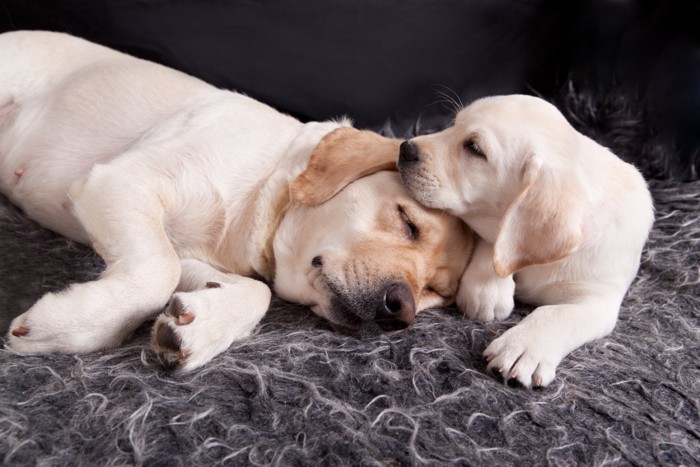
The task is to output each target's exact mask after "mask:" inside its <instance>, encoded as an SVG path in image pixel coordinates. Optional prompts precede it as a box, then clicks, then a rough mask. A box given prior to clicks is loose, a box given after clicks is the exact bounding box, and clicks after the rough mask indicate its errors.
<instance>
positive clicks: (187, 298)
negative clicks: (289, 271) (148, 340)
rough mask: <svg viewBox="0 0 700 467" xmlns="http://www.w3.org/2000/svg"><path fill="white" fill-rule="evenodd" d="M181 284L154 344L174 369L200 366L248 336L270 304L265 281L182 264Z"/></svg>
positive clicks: (192, 263)
mask: <svg viewBox="0 0 700 467" xmlns="http://www.w3.org/2000/svg"><path fill="white" fill-rule="evenodd" d="M181 265H182V275H181V277H180V284H179V285H178V287H177V290H178V292H177V293H175V294H174V295H173V296H172V298H171V300H170V305H169V306H168V308H167V310H166V311H165V312H164V313H163V314H161V315H160V316H159V317H158V319H157V320H156V323H155V324H154V326H153V334H152V343H153V348H154V349H155V351H156V354H157V355H158V358H159V360H160V361H161V363H162V364H163V366H164V367H166V368H167V369H170V370H174V369H182V370H185V371H188V370H192V369H194V368H197V367H199V366H201V365H203V364H204V363H206V362H208V361H209V360H211V359H212V358H214V356H216V355H218V354H220V353H221V352H223V351H224V350H226V349H227V348H228V347H229V346H230V345H231V343H232V342H233V341H235V340H238V339H241V338H243V337H246V336H248V335H249V334H250V332H251V331H252V330H253V328H255V326H256V325H257V324H258V323H259V322H260V320H261V319H262V317H263V316H264V315H265V312H266V311H267V309H268V307H269V306H270V298H271V296H272V294H271V292H270V288H269V287H268V286H267V285H265V284H264V283H263V282H260V281H257V280H255V279H251V278H248V277H243V276H238V275H236V274H227V273H223V272H221V271H219V270H217V269H214V268H212V267H211V266H209V265H207V264H204V263H202V262H200V261H196V260H191V259H187V260H182V262H181Z"/></svg>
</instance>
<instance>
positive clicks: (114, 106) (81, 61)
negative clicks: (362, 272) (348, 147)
mask: <svg viewBox="0 0 700 467" xmlns="http://www.w3.org/2000/svg"><path fill="white" fill-rule="evenodd" d="M0 64H1V66H0V190H1V191H2V193H4V194H5V195H7V196H8V197H9V198H10V200H11V201H12V202H13V203H15V204H17V205H18V206H20V207H21V208H22V209H23V210H24V211H25V212H26V213H27V214H28V215H29V216H30V217H32V218H33V219H35V220H37V221H38V222H40V223H41V224H43V225H44V226H46V227H48V228H50V229H52V230H54V231H56V232H59V233H61V234H63V235H65V236H68V237H70V238H73V239H75V240H78V241H80V242H84V243H87V244H90V245H92V246H93V247H94V248H95V249H96V251H97V252H98V253H99V254H100V255H101V256H102V258H103V259H104V260H105V262H106V264H107V268H106V270H105V271H104V273H103V274H102V276H101V277H100V279H99V280H96V281H93V282H88V283H84V284H75V285H72V286H71V287H69V288H68V289H66V290H64V291H62V292H59V293H51V294H47V295H45V296H44V297H43V298H41V299H40V300H39V301H38V302H37V303H36V304H35V305H34V306H32V307H31V308H30V309H29V310H28V311H26V312H25V313H23V314H22V315H20V316H18V317H17V318H16V319H15V320H14V321H13V322H12V324H11V326H10V333H9V334H8V336H7V345H8V346H9V348H11V349H14V350H16V351H17V352H20V353H47V352H65V353H73V352H88V351H92V350H97V349H102V348H105V347H110V346H115V345H118V344H119V343H120V342H122V341H123V339H124V338H125V337H126V336H128V335H129V334H130V333H131V332H132V331H133V330H134V329H135V328H136V327H138V326H139V325H140V324H141V323H143V322H144V320H145V319H147V318H148V317H150V316H153V314H154V313H155V312H157V311H158V310H161V309H162V308H163V307H164V305H165V304H166V302H168V300H171V308H170V309H169V310H167V311H166V312H165V313H164V314H162V315H161V316H160V317H159V318H158V320H157V322H156V324H155V326H154V346H155V347H156V350H157V351H158V352H159V353H160V354H162V355H163V356H168V355H170V354H172V353H173V352H172V351H173V349H168V348H164V347H163V345H161V344H162V343H163V342H159V341H158V339H157V335H158V331H159V330H160V329H161V327H162V326H168V327H170V330H171V331H172V333H171V334H174V335H175V338H176V340H178V341H179V343H180V345H181V347H180V349H179V350H181V351H182V355H181V357H182V358H181V359H180V362H179V363H180V366H181V367H182V368H184V369H191V368H194V367H196V366H199V365H201V364H203V363H205V362H206V361H207V360H209V359H211V358H212V357H213V356H214V355H216V354H217V353H219V352H221V351H222V350H224V349H225V348H227V347H228V346H229V344H230V343H231V342H232V341H233V340H235V339H239V338H241V337H243V336H245V335H247V334H249V333H250V331H251V329H252V328H253V327H254V326H255V325H256V324H257V322H258V321H259V320H260V319H261V317H262V316H263V315H264V313H265V312H266V310H267V307H268V305H269V302H270V289H269V287H268V285H267V284H266V283H264V282H261V281H259V280H255V279H251V278H249V277H244V276H255V277H258V278H262V279H263V280H265V281H267V282H272V281H273V279H274V280H275V281H276V283H277V284H276V285H277V288H278V290H279V291H280V293H281V294H282V295H283V296H284V297H285V298H287V299H289V300H292V301H296V302H299V303H303V304H307V305H310V306H312V307H313V308H314V310H315V311H316V312H317V313H319V314H321V315H324V316H327V315H328V312H327V309H326V308H327V307H328V306H330V297H329V294H330V292H329V290H328V287H327V285H326V284H324V282H323V280H320V279H319V277H318V274H317V273H316V272H315V271H314V268H312V267H311V259H312V258H313V257H314V256H315V255H319V254H326V253H328V251H329V249H332V248H336V249H340V248H343V247H345V248H350V247H351V246H352V244H353V239H352V238H349V237H348V235H349V234H348V232H352V233H353V234H354V235H355V236H356V237H355V239H354V240H355V241H357V240H358V239H363V240H366V239H367V237H368V236H371V231H372V230H373V229H374V225H373V224H371V223H368V222H367V219H374V218H376V216H377V215H378V212H379V210H380V209H385V208H386V205H385V204H386V203H388V204H390V205H391V209H395V208H394V205H393V204H392V203H395V202H396V201H397V200H404V201H405V202H406V203H408V204H410V203H414V204H415V202H413V200H412V199H411V198H410V197H409V196H408V194H407V193H406V192H405V191H404V190H403V188H402V187H401V184H400V181H399V179H398V175H396V174H388V173H381V174H376V175H373V176H371V177H365V178H363V179H362V180H360V181H358V183H356V184H353V185H355V186H354V187H351V189H349V190H348V192H347V193H348V194H346V195H343V196H338V197H336V198H334V199H332V200H330V201H329V202H328V203H326V204H324V205H323V206H320V207H319V208H309V207H300V206H297V207H294V203H291V204H290V198H289V186H290V182H291V181H292V180H293V179H294V178H295V177H296V176H297V175H298V174H299V173H300V172H301V171H302V170H303V169H304V168H305V167H306V165H307V164H308V161H309V157H310V155H311V153H312V151H313V149H314V148H315V147H316V146H317V144H318V143H319V141H320V140H321V139H322V138H323V137H324V136H325V135H327V134H328V133H330V132H331V131H333V130H335V129H337V128H339V127H341V126H348V125H349V124H348V122H343V121H341V122H321V123H308V124H302V123H301V122H299V121H297V120H295V119H293V118H291V117H289V116H287V115H283V114H281V113H279V112H277V111H276V110H274V109H272V108H270V107H268V106H266V105H264V104H262V103H259V102H257V101H255V100H253V99H250V98H248V97H246V96H243V95H240V94H236V93H233V92H229V91H224V90H219V89H216V88H214V87H212V86H209V85H207V84H206V83H203V82H201V81H199V80H197V79H195V78H192V77H190V76H187V75H184V74H182V73H179V72H177V71H174V70H171V69H168V68H165V67H162V66H160V65H157V64H154V63H150V62H147V61H144V60H139V59H136V58H134V57H130V56H127V55H124V54H121V53H119V52H116V51H113V50H110V49H107V48H105V47H102V46H99V45H96V44H92V43H89V42H87V41H84V40H81V39H78V38H75V37H71V36H68V35H65V34H58V33H50V32H12V33H6V34H1V35H0ZM385 198H386V200H385ZM358 200H360V201H362V203H363V205H364V206H365V207H366V208H367V209H366V211H364V213H363V215H362V216H358V218H357V219H353V218H352V217H349V216H347V215H346V214H347V212H348V211H349V208H350V207H351V206H346V205H345V203H347V202H351V203H356V202H357V201H358ZM380 201H381V202H380ZM353 206H355V205H353ZM287 208H289V210H290V212H293V215H285V213H286V211H287ZM316 209H318V210H320V211H319V212H323V215H319V214H314V213H315V212H317V211H316ZM414 209H417V210H418V209H420V207H419V206H418V205H417V204H415V208H414ZM392 212H393V211H392ZM395 216H396V218H397V222H398V223H400V222H401V221H400V219H399V217H398V216H399V214H398V213H396V214H395ZM455 222H456V221H455ZM445 225H446V224H445ZM401 232H402V231H401V230H400V229H397V233H396V234H395V235H394V234H392V235H394V238H396V236H399V235H404V234H403V233H401ZM312 234H313V238H311V236H312ZM307 235H308V236H309V237H308V238H306V237H305V236H307ZM375 236H376V235H375ZM339 237H343V238H345V239H346V241H345V243H344V244H343V245H340V246H339V245H333V242H335V241H336V240H337V239H338V238H339ZM390 237H391V235H389V236H387V235H386V234H384V237H383V238H384V239H385V240H386V239H387V238H390ZM311 240H312V241H311ZM385 240H382V241H385ZM328 256H329V259H328V261H329V262H331V256H332V255H331V254H330V253H328ZM341 256H342V255H341ZM345 256H347V255H345ZM464 261H465V262H466V256H465V258H464ZM338 262H340V261H338ZM341 266H342V265H340V266H338V269H340V268H341ZM389 266H390V265H389ZM323 268H324V274H326V275H327V276H331V275H332V274H333V273H334V272H333V268H332V265H331V266H328V267H326V265H324V267H323ZM385 269H386V266H385ZM391 272H392V273H394V274H396V272H397V271H391ZM399 272H400V271H399ZM381 273H382V269H381V267H378V268H376V270H375V274H376V275H377V278H379V276H381ZM336 276H338V274H336ZM334 278H337V277H335V276H334ZM338 280H339V281H340V282H342V281H343V280H344V278H343V277H340V276H339V279H338ZM208 281H215V282H219V283H220V287H217V288H207V287H206V286H205V284H206V282H208ZM178 284H179V287H178V290H179V291H178V292H176V293H175V295H174V296H172V294H173V291H174V290H175V289H176V286H178ZM345 285H346V286H347V287H348V288H349V289H353V285H352V284H349V283H346V284H345ZM171 296H172V297H171ZM173 300H176V301H178V303H179V305H181V307H184V308H185V309H187V310H188V313H189V315H188V316H189V317H190V318H192V317H193V318H194V319H193V320H190V321H189V322H187V323H182V322H178V319H177V318H176V317H174V316H172V306H173V305H172V303H173ZM433 302H435V300H434V299H433V300H432V301H430V300H428V299H425V300H424V301H422V302H421V303H420V305H421V306H422V307H425V306H429V305H431V304H434V303H433ZM438 302H442V299H441V300H438ZM166 343H167V342H166ZM175 350H177V349H175ZM170 356H171V357H172V355H170ZM176 358H177V356H176Z"/></svg>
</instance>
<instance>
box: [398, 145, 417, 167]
mask: <svg viewBox="0 0 700 467" xmlns="http://www.w3.org/2000/svg"><path fill="white" fill-rule="evenodd" d="M419 160H420V153H419V151H418V146H417V145H416V144H415V143H414V142H413V141H411V140H408V141H404V142H403V143H401V146H400V147H399V164H411V163H414V162H418V161H419Z"/></svg>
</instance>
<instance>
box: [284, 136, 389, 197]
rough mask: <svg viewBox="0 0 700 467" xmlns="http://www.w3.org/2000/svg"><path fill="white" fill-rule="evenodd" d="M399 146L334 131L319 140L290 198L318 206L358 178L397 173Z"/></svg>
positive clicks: (369, 137) (296, 180)
mask: <svg viewBox="0 0 700 467" xmlns="http://www.w3.org/2000/svg"><path fill="white" fill-rule="evenodd" d="M401 143H402V141H401V140H398V139H391V138H385V137H383V136H380V135H378V134H377V133H374V132H371V131H360V130H357V129H355V128H350V127H343V128H338V129H336V130H333V131H332V132H330V133H328V134H327V135H326V136H324V137H323V139H321V142H320V143H318V145H317V146H316V148H315V149H314V150H313V152H312V153H311V158H310V159H309V165H308V166H307V167H306V169H305V170H304V171H303V172H302V173H301V174H300V175H299V176H298V177H297V178H296V179H295V180H294V181H293V182H292V185H291V196H292V199H294V200H295V201H298V202H300V203H302V204H309V205H314V204H321V203H323V202H325V201H328V200H329V199H331V198H332V197H333V196H334V195H335V194H336V193H338V192H339V191H340V190H342V189H343V188H345V186H347V185H348V184H349V183H351V182H353V181H355V180H357V179H358V178H362V177H364V176H366V175H371V174H373V173H375V172H379V171H380V170H397V166H396V161H397V160H398V158H399V146H400V145H401Z"/></svg>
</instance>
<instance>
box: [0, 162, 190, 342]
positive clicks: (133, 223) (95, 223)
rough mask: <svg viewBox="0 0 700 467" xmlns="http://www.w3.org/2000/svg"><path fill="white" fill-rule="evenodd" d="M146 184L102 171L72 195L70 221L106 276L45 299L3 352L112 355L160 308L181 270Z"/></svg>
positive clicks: (16, 327) (20, 322)
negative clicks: (96, 352)
mask: <svg viewBox="0 0 700 467" xmlns="http://www.w3.org/2000/svg"><path fill="white" fill-rule="evenodd" d="M139 175H143V177H139ZM146 178H147V174H138V173H137V174H126V175H125V173H124V171H123V170H120V169H119V168H115V167H112V166H110V165H109V164H108V165H103V166H95V167H94V168H93V169H92V171H91V172H90V174H89V175H88V176H87V177H86V178H85V179H84V180H82V181H80V182H77V183H76V184H74V186H73V187H71V192H70V195H71V198H72V200H73V209H74V215H75V216H76V217H77V218H78V220H79V221H80V223H81V225H82V226H83V228H84V229H85V232H86V233H87V235H88V236H89V238H90V240H91V242H92V244H93V247H94V248H95V249H96V250H97V252H98V253H99V254H100V255H101V256H102V258H103V259H104V260H105V262H106V264H107V268H106V270H105V271H104V272H103V273H102V275H101V276H100V278H99V279H98V280H96V281H93V282H87V283H84V284H75V285H72V286H71V287H69V288H68V289H66V290H64V291H62V292H59V293H49V294H46V295H44V296H43V297H42V298H41V299H40V300H39V301H38V302H37V303H36V304H34V306H32V307H31V308H30V309H29V310H28V311H26V312H25V313H24V314H22V315H20V316H18V317H17V318H16V319H15V320H14V321H13V322H12V324H11V326H10V332H9V334H8V337H7V342H8V344H9V347H10V348H12V349H14V350H16V351H18V352H20V353H48V352H63V353H80V352H90V351H93V350H98V349H103V348H107V347H113V346H116V345H118V344H119V343H121V342H122V341H123V340H124V339H125V338H126V337H127V336H128V335H129V334H131V332H133V331H134V329H136V328H137V327H138V326H139V325H140V324H141V323H143V322H144V321H145V320H146V319H147V318H148V317H149V316H150V315H151V314H152V313H153V312H154V311H156V310H158V309H160V308H162V307H163V306H164V305H165V303H166V302H167V300H168V298H169V297H170V295H171V294H172V292H173V290H174V289H175V286H176V285H177V282H178V280H179V278H180V262H179V258H178V257H177V254H176V253H175V250H174V249H173V246H172V244H171V242H170V240H169V239H168V237H167V235H166V233H165V230H164V227H163V216H164V208H163V205H162V201H161V199H160V198H159V196H158V193H156V192H154V191H153V189H152V186H153V183H152V182H150V181H148V180H146ZM127 183H128V186H127ZM66 215H68V213H66Z"/></svg>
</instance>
